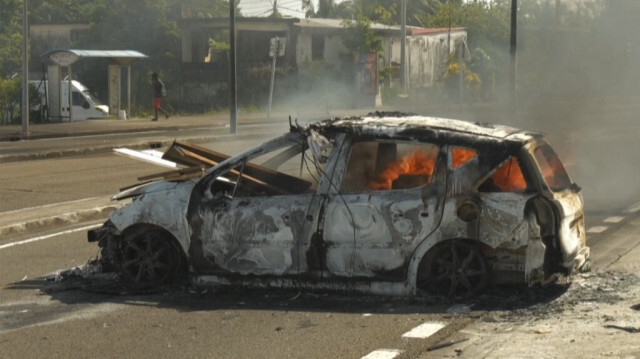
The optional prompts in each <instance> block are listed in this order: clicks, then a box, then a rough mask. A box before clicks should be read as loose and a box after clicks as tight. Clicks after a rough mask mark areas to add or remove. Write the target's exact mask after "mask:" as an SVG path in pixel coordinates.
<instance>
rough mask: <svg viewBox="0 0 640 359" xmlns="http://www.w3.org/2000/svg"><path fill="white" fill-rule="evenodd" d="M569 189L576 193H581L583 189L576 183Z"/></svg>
mask: <svg viewBox="0 0 640 359" xmlns="http://www.w3.org/2000/svg"><path fill="white" fill-rule="evenodd" d="M569 189H571V190H572V191H573V192H575V193H579V192H580V191H581V190H582V187H580V186H578V184H577V183H575V182H574V183H572V184H571V186H570V187H569Z"/></svg>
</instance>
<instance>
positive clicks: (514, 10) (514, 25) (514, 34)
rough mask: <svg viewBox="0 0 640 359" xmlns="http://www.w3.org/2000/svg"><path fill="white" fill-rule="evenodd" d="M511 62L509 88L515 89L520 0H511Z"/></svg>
mask: <svg viewBox="0 0 640 359" xmlns="http://www.w3.org/2000/svg"><path fill="white" fill-rule="evenodd" d="M509 45H510V46H509V54H510V58H511V62H510V64H509V89H510V90H511V91H512V93H513V91H515V89H516V82H517V65H518V57H517V45H518V0H511V39H510V44H509Z"/></svg>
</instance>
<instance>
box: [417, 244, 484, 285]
mask: <svg viewBox="0 0 640 359" xmlns="http://www.w3.org/2000/svg"><path fill="white" fill-rule="evenodd" d="M420 267H421V268H420V275H419V277H418V288H419V289H426V290H428V291H429V292H432V293H435V294H441V295H447V296H450V297H455V296H469V295H473V294H475V293H477V292H479V291H481V290H482V289H483V288H485V287H486V286H487V284H488V283H489V280H490V273H489V266H488V264H487V260H486V258H485V256H484V254H482V251H481V250H480V248H479V246H478V245H476V244H474V243H472V242H470V241H466V240H451V241H447V242H445V243H442V244H439V245H437V246H436V247H435V248H434V249H433V250H432V251H431V252H430V253H429V255H428V256H427V258H425V261H424V263H422V264H421V266H420Z"/></svg>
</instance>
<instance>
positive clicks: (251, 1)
mask: <svg viewBox="0 0 640 359" xmlns="http://www.w3.org/2000/svg"><path fill="white" fill-rule="evenodd" d="M273 1H274V0H240V9H241V11H242V14H243V15H244V16H267V15H269V14H271V10H272V9H273ZM342 1H343V0H336V3H341V2H342ZM467 1H468V0H467ZM561 1H563V2H567V3H576V2H581V1H586V0H561ZM277 2H278V10H279V11H280V13H281V14H282V15H284V16H291V17H304V12H303V11H302V0H277ZM313 2H314V5H315V6H316V7H317V6H318V1H317V0H313Z"/></svg>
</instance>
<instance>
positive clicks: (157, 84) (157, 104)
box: [151, 72, 169, 121]
mask: <svg viewBox="0 0 640 359" xmlns="http://www.w3.org/2000/svg"><path fill="white" fill-rule="evenodd" d="M151 85H152V86H153V110H154V117H153V118H152V119H151V121H158V110H160V112H162V113H164V117H165V118H169V112H168V111H167V110H165V109H164V108H162V98H163V97H164V96H166V94H167V90H166V89H165V87H164V83H163V82H162V80H160V79H159V78H158V74H157V73H155V72H154V73H152V74H151Z"/></svg>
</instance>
